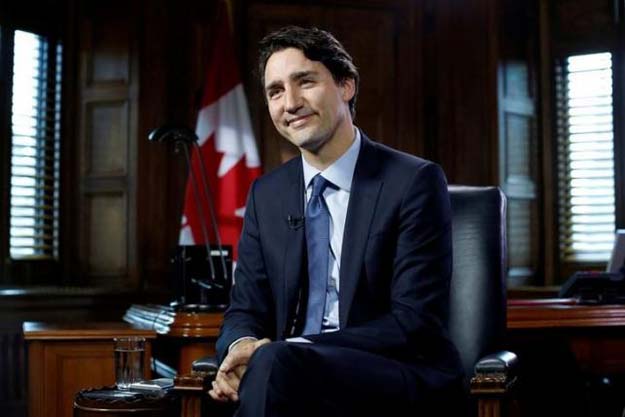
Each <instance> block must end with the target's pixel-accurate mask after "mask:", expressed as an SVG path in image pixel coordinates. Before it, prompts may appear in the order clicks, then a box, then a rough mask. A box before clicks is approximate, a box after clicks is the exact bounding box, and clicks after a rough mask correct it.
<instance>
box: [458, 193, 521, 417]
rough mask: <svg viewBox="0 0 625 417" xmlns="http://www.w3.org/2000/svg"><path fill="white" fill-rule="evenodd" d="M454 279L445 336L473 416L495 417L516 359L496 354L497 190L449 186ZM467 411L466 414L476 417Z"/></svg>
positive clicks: (501, 202)
mask: <svg viewBox="0 0 625 417" xmlns="http://www.w3.org/2000/svg"><path fill="white" fill-rule="evenodd" d="M449 194H450V198H451V210H452V241H453V275H452V279H451V293H450V303H449V305H450V317H449V331H450V334H451V338H452V340H453V341H454V343H455V344H456V347H457V348H458V351H459V352H460V357H461V359H462V363H463V365H464V370H465V375H467V381H466V386H467V390H468V391H469V390H470V391H471V392H472V393H473V394H474V396H473V400H472V401H471V402H473V403H474V402H475V400H477V402H478V404H477V410H478V412H477V414H478V415H480V416H482V415H488V416H498V415H500V414H501V413H502V408H501V407H502V401H500V400H501V399H502V397H504V396H506V395H507V394H508V392H509V391H510V390H511V388H512V386H513V384H514V382H515V380H516V376H515V369H514V368H515V366H516V362H517V358H516V356H515V355H514V354H513V353H511V352H505V351H498V349H500V348H501V347H502V344H503V338H504V335H505V331H506V282H505V276H506V198H505V196H504V195H503V193H502V192H501V190H500V189H499V188H497V187H468V186H458V185H451V186H449ZM475 409H476V407H471V411H469V415H475V414H476V413H475Z"/></svg>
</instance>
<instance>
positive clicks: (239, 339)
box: [228, 336, 258, 353]
mask: <svg viewBox="0 0 625 417" xmlns="http://www.w3.org/2000/svg"><path fill="white" fill-rule="evenodd" d="M244 340H254V341H257V340H258V338H256V337H254V336H243V337H239V338H238V339H237V340H235V341H234V342H232V343H230V346H228V353H230V351H231V350H232V348H233V347H235V346H236V344H237V343H239V342H242V341H244Z"/></svg>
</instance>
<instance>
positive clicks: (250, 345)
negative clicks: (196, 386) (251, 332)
mask: <svg viewBox="0 0 625 417" xmlns="http://www.w3.org/2000/svg"><path fill="white" fill-rule="evenodd" d="M270 341H271V340H269V339H261V340H254V339H249V340H241V341H240V342H238V343H237V344H235V345H234V346H232V349H230V352H228V354H227V355H226V357H225V359H224V360H223V362H222V363H221V365H220V366H219V370H218V371H217V376H215V380H214V381H213V387H212V389H211V390H210V391H208V394H209V395H210V396H211V398H212V399H214V400H215V401H220V402H226V401H238V400H239V394H238V392H239V384H240V383H241V378H243V374H244V373H245V370H246V369H247V364H248V363H249V361H250V358H251V357H252V354H253V353H254V352H255V351H256V349H258V348H259V347H261V346H262V345H265V344H267V343H269V342H270Z"/></svg>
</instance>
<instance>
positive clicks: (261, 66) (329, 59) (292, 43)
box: [258, 26, 360, 118]
mask: <svg viewBox="0 0 625 417" xmlns="http://www.w3.org/2000/svg"><path fill="white" fill-rule="evenodd" d="M287 48H296V49H299V50H300V51H302V53H303V54H304V56H306V58H308V59H310V60H311V61H317V62H321V63H322V64H323V65H324V66H325V67H326V68H327V69H328V71H330V73H331V74H332V77H333V78H334V81H335V82H337V83H339V84H340V83H342V82H343V81H345V80H347V79H350V78H351V79H353V80H354V83H355V85H356V91H355V92H354V97H352V99H351V100H350V101H349V111H350V113H351V114H352V118H353V117H355V116H356V97H357V96H358V82H359V80H360V75H359V74H358V69H357V68H356V66H355V65H354V62H353V60H352V57H351V56H350V55H349V54H348V53H347V51H346V50H345V48H344V47H343V45H341V43H340V42H339V41H338V40H337V39H336V38H335V37H334V36H333V35H332V34H331V33H329V32H326V31H325V30H321V29H318V28H314V27H313V28H303V27H299V26H286V27H283V28H282V29H278V30H277V31H275V32H272V33H270V34H269V35H267V36H265V37H264V38H263V39H262V40H261V41H260V43H259V58H258V75H259V77H260V83H261V86H262V87H263V88H264V87H265V66H266V65H267V61H268V60H269V57H271V55H273V54H274V53H276V52H279V51H282V50H284V49H287Z"/></svg>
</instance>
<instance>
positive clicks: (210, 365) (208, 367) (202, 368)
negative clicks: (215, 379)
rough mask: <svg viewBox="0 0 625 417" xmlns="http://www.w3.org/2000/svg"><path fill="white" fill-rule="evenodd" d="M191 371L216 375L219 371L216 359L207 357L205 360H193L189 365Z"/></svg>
mask: <svg viewBox="0 0 625 417" xmlns="http://www.w3.org/2000/svg"><path fill="white" fill-rule="evenodd" d="M191 369H193V371H194V372H206V373H209V374H216V373H217V370H218V369H219V364H218V363H217V357H216V356H207V357H205V358H200V359H198V360H195V361H193V364H191Z"/></svg>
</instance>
